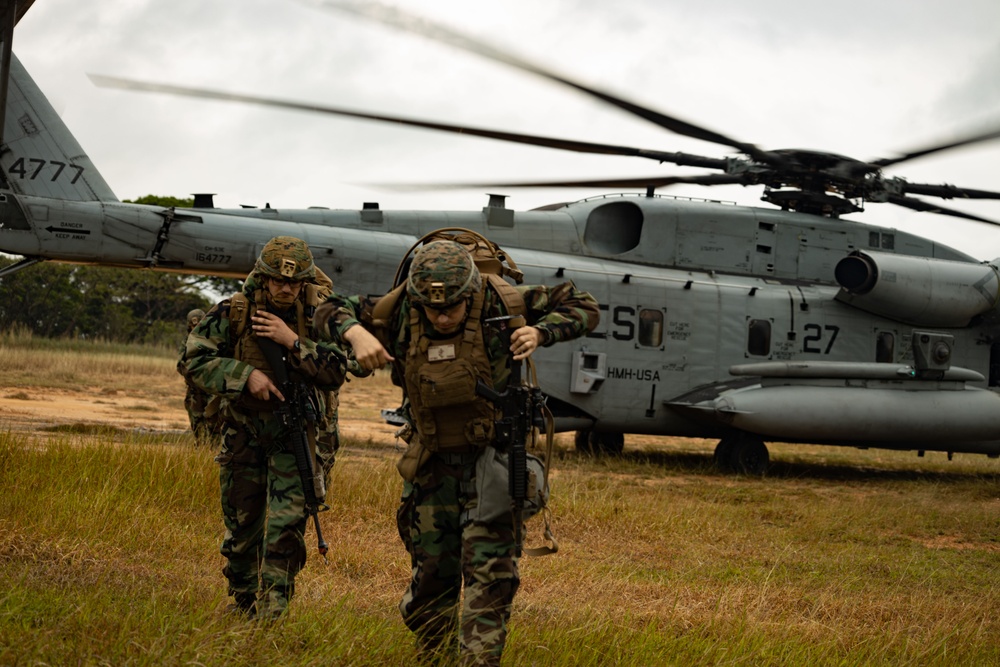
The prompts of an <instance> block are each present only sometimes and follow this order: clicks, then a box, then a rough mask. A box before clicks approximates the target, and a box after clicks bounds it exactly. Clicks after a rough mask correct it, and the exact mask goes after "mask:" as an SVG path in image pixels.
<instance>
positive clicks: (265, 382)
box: [246, 368, 285, 401]
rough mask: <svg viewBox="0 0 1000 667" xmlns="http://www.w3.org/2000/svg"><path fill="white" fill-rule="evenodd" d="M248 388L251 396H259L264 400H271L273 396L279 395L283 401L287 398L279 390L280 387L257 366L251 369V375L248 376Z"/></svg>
mask: <svg viewBox="0 0 1000 667" xmlns="http://www.w3.org/2000/svg"><path fill="white" fill-rule="evenodd" d="M246 390H247V391H248V392H250V395H251V396H253V397H254V398H259V399H260V400H262V401H269V400H271V396H277V397H278V399H279V400H281V401H283V400H285V397H284V396H283V395H282V393H281V392H280V391H278V387H277V386H275V384H274V383H273V382H271V378H269V377H267V375H265V374H264V373H263V372H262V371H259V370H257V369H256V368H255V369H253V370H252V371H250V377H248V378H247V384H246Z"/></svg>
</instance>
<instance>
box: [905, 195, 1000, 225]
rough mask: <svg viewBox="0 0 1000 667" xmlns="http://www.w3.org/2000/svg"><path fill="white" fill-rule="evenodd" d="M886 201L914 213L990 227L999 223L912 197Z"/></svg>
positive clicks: (999, 223)
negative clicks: (967, 221)
mask: <svg viewBox="0 0 1000 667" xmlns="http://www.w3.org/2000/svg"><path fill="white" fill-rule="evenodd" d="M888 201H889V202H891V203H893V204H896V205H898V206H903V207H905V208H909V209H913V210H914V211H923V212H926V213H938V214H940V215H950V216H953V217H956V218H965V219H966V220H975V221H977V222H985V223H987V224H990V225H1000V222H997V221H996V220H990V219H989V218H981V217H979V216H978V215H973V214H971V213H963V212H962V211H956V210H954V209H950V208H945V207H944V206H939V205H937V204H932V203H930V202H926V201H924V200H922V199H915V198H913V197H903V196H901V195H889V198H888Z"/></svg>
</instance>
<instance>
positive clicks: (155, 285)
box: [0, 195, 240, 345]
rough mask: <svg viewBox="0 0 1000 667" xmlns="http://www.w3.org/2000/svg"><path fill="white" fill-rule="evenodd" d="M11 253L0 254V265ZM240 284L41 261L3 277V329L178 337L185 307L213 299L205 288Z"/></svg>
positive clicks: (161, 200)
mask: <svg viewBox="0 0 1000 667" xmlns="http://www.w3.org/2000/svg"><path fill="white" fill-rule="evenodd" d="M126 201H127V200H126ZM130 203H139V204H148V205H153V206H177V207H190V206H191V205H192V204H193V203H194V200H193V199H178V198H176V197H159V196H156V195H146V196H144V197H140V198H138V199H137V200H135V201H134V202H130ZM14 261H15V260H13V259H11V258H4V257H0V267H5V266H8V265H10V264H13V263H14ZM239 288H240V281H238V280H233V279H224V278H216V277H212V276H201V275H191V276H187V275H178V274H173V273H163V272H157V271H151V270H147V269H120V268H111V267H102V266H77V265H71V264H57V263H52V262H43V263H40V264H35V265H33V266H30V267H28V268H26V269H23V270H21V271H18V272H17V273H15V274H12V275H9V276H6V277H4V278H2V279H0V329H9V328H11V327H14V326H23V327H25V328H27V329H28V330H30V331H31V332H32V333H33V334H35V335H38V336H44V337H58V336H73V337H86V338H104V339H107V340H111V341H115V342H143V343H167V344H171V345H173V344H175V343H176V342H177V341H178V340H179V339H180V338H181V337H183V335H184V334H185V333H186V331H187V329H186V320H187V313H188V311H190V310H192V309H194V308H201V309H202V310H208V309H209V308H211V306H212V305H213V304H212V301H211V300H210V299H209V298H208V297H207V296H206V295H205V294H204V292H205V291H206V290H212V291H214V292H215V293H222V294H231V293H233V292H235V291H238V290H239Z"/></svg>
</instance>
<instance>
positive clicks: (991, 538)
mask: <svg viewBox="0 0 1000 667" xmlns="http://www.w3.org/2000/svg"><path fill="white" fill-rule="evenodd" d="M15 349H16V350H19V352H18V354H21V353H22V352H24V350H25V349H26V346H24V345H20V344H19V343H17V342H16V341H9V340H8V341H2V342H0V372H2V373H4V377H5V378H7V377H11V376H10V375H8V374H7V371H8V369H7V368H5V367H4V364H5V363H6V362H5V361H3V360H5V359H13V358H15V357H17V355H9V354H8V352H11V351H13V350H15ZM55 352H56V351H54V350H51V349H41V350H39V351H38V354H37V355H28V356H29V357H30V358H28V359H27V360H23V359H22V361H19V362H18V363H19V364H21V365H23V366H24V367H26V368H30V369H32V370H31V372H30V373H29V372H24V373H22V374H21V375H18V376H17V377H18V379H17V381H16V382H15V383H12V382H10V381H8V382H7V385H8V387H7V388H8V391H10V392H17V391H25V392H27V393H28V394H30V393H31V390H32V388H33V387H34V386H35V385H33V384H32V382H33V380H32V378H33V377H39V378H44V377H46V374H47V372H48V371H47V370H46V368H47V367H48V364H50V363H51V364H56V363H65V362H64V361H60V360H61V359H64V357H63V356H62V352H60V353H59V354H56V353H55ZM93 352H94V353H98V354H105V353H107V354H115V355H121V357H122V360H121V363H122V364H124V368H125V369H126V374H127V375H128V376H129V378H130V379H129V380H128V381H127V384H129V385H130V386H133V387H134V388H133V391H137V392H138V391H146V390H148V391H150V392H154V393H155V392H163V391H164V390H163V389H162V387H164V386H167V385H171V383H174V384H175V383H176V375H171V374H172V373H173V369H172V363H171V360H170V358H169V351H163V352H162V353H161V354H160V355H159V357H160V361H154V362H153V363H150V355H148V354H146V353H145V352H142V353H141V354H132V353H130V352H129V351H128V350H118V351H96V350H95V351H93ZM66 353H67V354H71V355H77V357H78V361H77V363H76V364H73V365H72V367H73V368H86V367H87V363H88V362H87V361H86V359H87V358H89V357H90V356H91V353H90V352H88V350H86V349H77V350H72V351H67V352H66ZM25 354H27V353H25ZM152 358H153V359H156V358H157V355H156V354H153V355H152ZM105 361H106V360H105ZM116 363H117V362H116ZM133 364H134V365H133ZM100 366H101V367H104V366H107V364H106V363H103V364H100ZM91 372H92V373H93V374H95V375H100V373H99V369H98V368H96V367H95V368H91ZM118 375H119V373H118V372H116V373H107V374H105V375H102V376H101V379H98V380H94V384H93V387H94V390H95V391H100V387H101V385H102V384H109V383H110V384H113V383H115V382H117V381H119V380H118V379H117V378H118ZM91 379H93V378H92V377H91ZM365 382H380V380H369V381H365ZM364 387H365V385H364V384H363V383H358V384H354V383H352V384H351V385H349V386H348V388H347V390H346V391H348V392H352V391H353V392H358V393H361V392H362V390H363V388H364ZM143 388H145V389H143ZM352 409H353V408H352ZM567 441H568V438H567V437H563V438H561V439H560V443H561V444H560V448H559V450H558V451H557V456H556V462H555V466H554V468H553V482H552V483H553V510H554V514H555V520H554V529H555V532H556V536H557V538H558V540H559V544H560V551H559V553H557V554H555V555H553V556H548V557H545V558H535V559H531V558H525V559H524V560H523V561H522V563H521V570H522V578H523V583H522V589H521V592H520V593H519V594H518V597H517V600H516V602H515V610H514V615H513V621H512V632H511V635H510V639H509V643H508V649H507V652H506V653H505V664H509V665H608V664H611V665H637V666H638V665H670V664H676V665H942V666H943V665H949V666H950V665H995V664H1000V647H998V644H997V641H996V638H997V637H998V636H1000V619H998V617H997V614H996V613H995V609H997V608H998V606H1000V588H998V576H997V570H998V566H1000V486H998V481H1000V465H998V462H997V461H995V460H991V459H987V458H986V457H982V456H979V457H975V456H971V455H966V456H963V455H958V456H956V458H955V460H954V461H950V462H949V461H947V460H946V459H945V456H944V455H933V454H928V456H927V457H925V458H917V457H916V456H915V455H913V454H911V453H910V454H908V453H898V452H881V451H876V450H872V451H858V450H846V449H837V448H820V447H809V446H794V447H793V446H775V447H772V460H773V466H772V473H771V475H770V476H769V477H767V478H763V479H762V478H744V477H732V476H726V475H722V474H719V473H717V472H715V471H714V469H713V468H712V466H711V456H710V454H711V446H710V443H705V442H702V441H697V440H672V439H669V440H668V439H662V438H635V439H631V438H630V439H627V440H626V454H625V455H624V456H623V457H622V458H620V459H593V458H588V457H584V456H580V455H577V454H576V453H575V452H573V451H571V450H570V449H569V448H568V445H567ZM393 463H394V461H393V452H392V448H391V445H387V444H386V443H384V442H378V441H377V440H376V441H373V440H372V439H370V438H369V439H357V440H354V441H351V442H348V443H347V450H346V451H345V452H343V453H342V455H341V456H340V457H339V459H338V463H337V466H336V468H335V471H334V480H333V485H332V486H333V489H332V492H331V498H330V504H331V506H332V508H331V511H329V512H324V513H323V514H322V515H321V518H322V523H323V530H324V534H325V535H326V537H327V540H328V541H329V542H330V544H331V548H330V554H329V561H330V562H329V564H327V565H324V564H323V562H322V560H320V559H319V558H318V556H317V554H316V552H315V535H314V534H313V532H312V531H311V530H310V531H309V533H308V534H307V543H308V545H309V547H310V560H309V563H308V565H307V566H306V569H305V570H304V571H303V573H302V574H301V575H300V577H299V579H298V582H299V585H298V587H297V588H298V591H297V595H296V598H295V599H294V601H293V603H292V608H291V611H290V614H289V616H288V617H287V618H286V619H284V620H283V621H282V622H280V623H278V624H275V625H258V624H255V623H248V622H245V621H241V620H239V619H234V618H230V617H228V616H226V615H225V614H224V613H223V609H224V607H225V605H226V603H227V599H226V598H225V586H224V580H223V578H222V575H221V573H220V569H221V567H222V559H221V557H220V556H219V555H218V546H219V541H220V539H221V535H222V525H221V517H220V512H219V509H218V498H217V493H218V489H217V487H218V473H217V467H216V465H215V464H214V463H213V461H212V453H211V452H209V451H206V450H205V449H198V448H195V447H194V446H193V440H192V439H191V437H190V435H188V434H183V435H179V434H176V433H175V434H169V433H168V434H157V433H140V432H136V431H134V430H130V429H116V428H106V429H104V430H103V431H96V432H95V431H93V430H88V429H82V430H81V432H77V433H73V432H70V433H62V434H55V435H53V434H51V433H50V434H47V435H44V436H42V435H40V434H36V433H33V432H25V431H12V430H7V429H5V428H4V425H3V424H2V423H0V489H3V493H2V494H0V578H2V581H3V582H5V583H4V586H3V587H2V588H0V664H2V665H77V664H80V665H126V664H127V665H154V664H156V665H160V664H168V665H271V664H287V665H410V664H413V663H414V661H415V659H416V656H415V654H414V652H413V649H412V642H411V637H410V636H409V634H408V633H407V631H406V630H405V628H404V627H403V625H402V623H401V621H400V620H399V617H398V612H397V611H396V604H397V602H398V598H399V594H400V593H401V591H402V589H403V587H404V586H405V584H406V581H407V579H408V576H409V563H408V559H407V557H406V555H405V552H404V551H403V549H402V546H401V545H400V544H399V540H398V537H397V536H396V534H395V526H394V511H395V504H396V500H397V495H398V491H399V482H398V477H397V475H396V473H395V469H394V467H393ZM538 528H539V526H538V525H537V522H534V523H533V524H532V525H531V529H532V539H533V541H536V542H537V541H538V535H537V531H538Z"/></svg>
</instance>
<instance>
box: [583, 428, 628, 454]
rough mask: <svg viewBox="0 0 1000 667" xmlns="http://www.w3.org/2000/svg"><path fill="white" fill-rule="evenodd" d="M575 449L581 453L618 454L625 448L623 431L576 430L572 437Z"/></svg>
mask: <svg viewBox="0 0 1000 667" xmlns="http://www.w3.org/2000/svg"><path fill="white" fill-rule="evenodd" d="M573 444H574V445H575V446H576V451H578V452H580V453H582V454H595V455H602V454H608V455H611V456H618V455H619V454H621V453H622V451H624V449H625V434H624V433H617V432H614V433H599V432H597V431H591V430H589V429H588V430H585V431H577V432H576V436H575V437H574V439H573Z"/></svg>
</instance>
